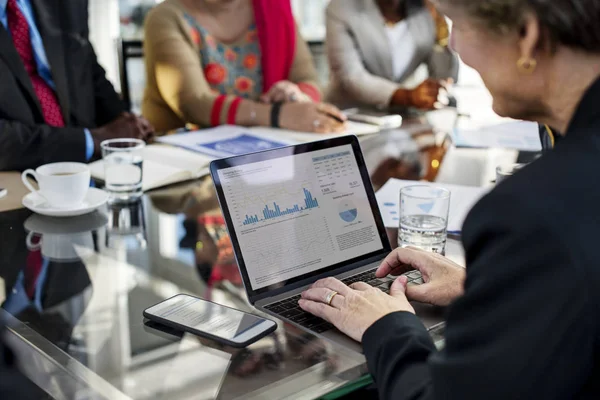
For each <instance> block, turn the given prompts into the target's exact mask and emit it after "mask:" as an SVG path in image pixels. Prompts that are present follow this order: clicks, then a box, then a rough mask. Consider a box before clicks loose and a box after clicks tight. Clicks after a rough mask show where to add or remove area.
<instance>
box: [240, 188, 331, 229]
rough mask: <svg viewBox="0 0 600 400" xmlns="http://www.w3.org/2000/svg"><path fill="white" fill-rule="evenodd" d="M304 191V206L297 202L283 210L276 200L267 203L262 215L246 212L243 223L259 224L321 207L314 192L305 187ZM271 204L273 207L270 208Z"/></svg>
mask: <svg viewBox="0 0 600 400" xmlns="http://www.w3.org/2000/svg"><path fill="white" fill-rule="evenodd" d="M303 192H304V199H303V205H302V206H301V205H299V204H298V203H296V204H294V205H292V206H290V207H287V208H285V209H283V210H282V209H281V207H280V206H279V204H277V202H275V201H274V202H273V203H272V204H265V207H264V208H263V210H262V215H261V216H259V215H258V214H254V215H248V214H246V219H244V222H243V225H252V224H257V223H259V222H260V221H267V220H270V219H275V218H279V217H284V216H287V215H291V214H297V213H300V212H302V211H305V210H310V209H311V208H317V207H319V202H318V200H317V199H315V198H314V197H313V195H312V193H311V192H310V191H309V190H308V189H306V188H303ZM271 206H272V208H270V207H271Z"/></svg>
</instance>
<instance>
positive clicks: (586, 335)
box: [363, 80, 600, 400]
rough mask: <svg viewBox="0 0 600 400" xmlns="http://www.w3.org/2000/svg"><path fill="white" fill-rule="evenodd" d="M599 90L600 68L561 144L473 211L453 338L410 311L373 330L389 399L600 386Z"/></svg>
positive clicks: (370, 336) (590, 392)
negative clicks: (435, 332)
mask: <svg viewBox="0 0 600 400" xmlns="http://www.w3.org/2000/svg"><path fill="white" fill-rule="evenodd" d="M599 102H600V80H598V82H596V83H595V84H594V85H593V86H592V87H591V88H590V89H589V90H588V92H587V94H586V95H585V98H584V99H583V101H582V103H581V104H580V106H579V108H578V110H577V112H576V115H575V117H574V119H573V121H572V122H571V124H570V127H569V129H568V133H567V134H566V135H565V136H564V137H563V138H562V140H560V141H559V142H557V143H556V146H555V148H554V150H552V151H548V152H546V153H545V154H544V155H543V156H542V157H541V158H539V159H538V160H537V161H534V162H533V163H532V164H531V165H529V166H527V167H525V168H524V169H522V170H520V171H519V172H517V173H516V174H515V175H514V176H512V177H511V178H510V179H508V180H506V181H504V182H502V183H501V184H500V185H498V186H497V187H496V188H495V189H494V190H493V191H492V192H491V193H490V194H489V195H488V196H486V197H485V198H483V199H482V200H481V202H480V203H479V204H477V205H476V206H475V207H474V209H473V210H472V212H471V213H470V215H469V216H468V218H467V220H466V222H465V226H464V229H463V244H464V246H465V250H466V258H467V280H466V283H465V294H464V296H463V297H461V298H460V299H458V300H457V301H456V302H455V303H454V304H453V305H452V306H451V307H450V308H449V310H448V318H447V327H446V348H445V350H443V351H441V352H436V351H435V348H434V346H433V343H432V341H431V339H430V338H429V335H428V333H427V331H426V330H425V328H424V327H423V325H422V324H421V323H420V321H419V319H418V318H417V317H415V316H414V315H412V314H409V313H406V312H398V313H393V314H390V315H388V316H386V317H384V318H382V319H381V320H379V321H377V322H376V323H375V324H374V325H373V326H371V327H370V328H369V329H368V330H367V332H366V333H365V335H364V337H363V346H364V351H365V355H366V357H367V360H368V365H369V369H370V371H371V372H372V373H373V375H374V377H375V381H376V383H377V386H378V388H379V393H380V396H381V398H382V399H397V400H400V399H460V400H464V399H485V400H495V399H498V400H506V399H544V400H551V399H598V398H600V359H599V358H598V357H599V354H600V317H599V316H600V309H599V308H600V302H599V301H598V296H599V294H598V293H600V252H599V251H598V247H599V244H598V238H599V237H600V236H599V232H600V211H599V209H598V207H599V206H600V184H599V183H600V167H599V165H600V108H598V103H599Z"/></svg>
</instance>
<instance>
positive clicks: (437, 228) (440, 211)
mask: <svg viewBox="0 0 600 400" xmlns="http://www.w3.org/2000/svg"><path fill="white" fill-rule="evenodd" d="M449 211H450V191H449V190H447V189H443V188H438V187H433V186H425V185H416V186H407V187H404V188H402V189H401V190H400V227H399V228H400V229H399V231H398V247H409V246H410V247H418V248H420V249H423V250H425V251H429V252H433V253H439V254H444V253H445V251H446V237H447V228H448V213H449Z"/></svg>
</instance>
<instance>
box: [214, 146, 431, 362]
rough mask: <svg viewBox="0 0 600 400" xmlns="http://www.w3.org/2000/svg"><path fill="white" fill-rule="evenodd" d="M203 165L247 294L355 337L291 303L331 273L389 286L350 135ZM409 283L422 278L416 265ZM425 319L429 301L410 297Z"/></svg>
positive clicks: (328, 334)
mask: <svg viewBox="0 0 600 400" xmlns="http://www.w3.org/2000/svg"><path fill="white" fill-rule="evenodd" d="M210 171H211V175H212V178H213V182H214V185H215V189H216V192H217V196H218V199H219V203H220V206H221V210H222V212H223V215H224V217H225V222H226V225H227V229H228V231H229V235H230V237H231V242H232V244H233V249H234V253H235V257H236V260H237V263H238V266H239V269H240V273H241V276H242V279H243V282H244V287H245V290H246V293H247V295H248V299H249V301H250V303H251V304H252V305H253V306H254V307H256V308H257V309H259V310H261V311H263V312H265V313H267V314H270V315H272V316H275V317H277V318H279V319H281V320H283V321H285V322H287V323H290V324H293V325H295V326H297V327H299V328H301V329H303V330H307V331H310V332H312V333H314V334H317V335H319V336H322V337H324V338H326V339H329V340H333V341H335V342H337V343H340V344H342V345H344V346H346V347H349V348H351V349H353V350H357V351H360V349H361V348H360V345H359V344H358V343H356V342H355V341H353V340H352V339H350V338H349V337H347V336H346V335H344V334H343V333H341V332H339V331H338V330H337V329H335V327H333V326H332V325H331V324H329V323H328V322H326V321H324V320H322V319H320V318H318V317H315V316H313V315H312V314H308V313H306V312H304V311H303V310H302V309H300V307H299V306H298V299H299V298H300V294H301V292H302V291H303V290H305V289H306V288H308V287H309V286H310V285H311V284H312V283H314V282H316V281H317V280H319V279H322V278H325V277H328V276H334V277H336V278H338V279H340V280H341V281H342V282H344V283H346V284H351V283H354V282H358V281H362V282H366V283H367V284H369V285H371V286H373V287H377V288H379V289H381V290H383V291H384V292H386V293H389V287H390V285H391V283H392V282H393V278H392V277H386V278H376V277H375V271H376V270H377V267H379V265H380V264H381V262H382V261H383V259H384V258H385V257H386V256H387V255H388V254H389V253H390V252H391V251H392V248H391V246H390V243H389V241H388V237H387V234H386V230H385V227H384V225H383V221H382V218H381V214H380V212H379V208H378V206H377V201H376V199H375V193H374V191H373V187H372V185H371V181H370V179H369V173H368V172H367V168H366V166H365V161H364V159H363V155H362V153H361V150H360V145H359V142H358V139H357V138H356V137H355V136H344V137H338V138H334V139H329V140H323V141H318V142H312V143H305V144H300V145H296V146H290V147H283V148H278V149H272V150H267V151H263V152H259V153H251V154H246V155H241V156H235V157H231V158H225V159H221V160H216V161H213V162H212V163H211V165H210ZM407 277H408V278H409V284H411V285H412V284H420V283H423V280H422V279H421V275H420V273H419V272H417V271H411V272H408V273H407ZM414 306H415V310H416V311H417V315H419V317H420V318H421V320H422V321H423V322H424V323H425V326H426V327H428V328H430V327H433V326H435V325H438V323H440V322H441V321H442V317H441V315H440V312H439V310H437V309H435V308H434V307H431V306H426V305H423V304H414Z"/></svg>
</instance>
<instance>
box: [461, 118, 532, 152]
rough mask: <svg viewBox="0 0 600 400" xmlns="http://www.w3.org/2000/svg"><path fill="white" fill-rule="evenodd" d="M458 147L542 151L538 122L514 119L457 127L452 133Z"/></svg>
mask: <svg viewBox="0 0 600 400" xmlns="http://www.w3.org/2000/svg"><path fill="white" fill-rule="evenodd" d="M452 140H453V142H454V145H455V146H456V147H475V148H505V149H515V150H520V151H540V150H541V149H542V145H541V143H540V135H539V128H538V124H536V123H534V122H524V121H514V122H507V123H502V124H498V125H490V126H482V127H480V128H477V129H472V130H471V129H460V128H457V129H455V130H454V132H453V134H452Z"/></svg>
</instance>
